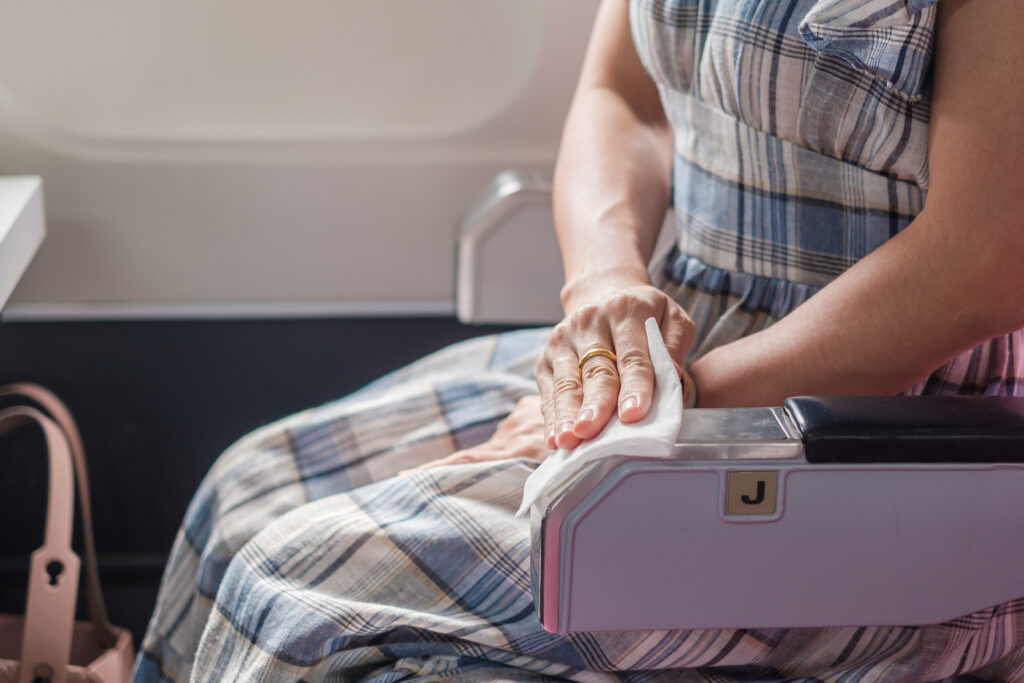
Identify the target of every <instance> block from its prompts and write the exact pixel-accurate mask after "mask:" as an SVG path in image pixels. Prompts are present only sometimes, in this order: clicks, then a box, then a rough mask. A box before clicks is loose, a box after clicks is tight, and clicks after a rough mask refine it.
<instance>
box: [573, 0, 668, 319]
mask: <svg viewBox="0 0 1024 683" xmlns="http://www.w3.org/2000/svg"><path fill="white" fill-rule="evenodd" d="M626 7H627V5H626V3H624V2H617V1H615V2H605V3H604V4H603V5H602V7H601V10H600V12H599V14H598V18H597V22H596V24H595V31H594V37H593V38H592V42H591V46H590V48H589V49H588V56H587V60H586V63H585V65H584V70H583V74H582V76H581V79H580V84H579V87H578V89H577V92H576V95H575V97H574V98H573V104H572V107H571V109H570V111H569V116H568V118H567V120H566V125H565V131H564V133H563V136H562V144H561V149H560V151H559V156H558V164H557V166H556V168H555V189H554V211H555V225H556V229H557V232H558V239H559V245H560V247H561V251H562V258H563V263H564V266H565V276H566V287H565V289H564V290H563V297H562V300H563V305H565V307H566V311H567V312H568V311H571V310H572V308H573V307H574V302H575V301H577V300H579V299H581V298H585V297H586V293H587V292H590V291H593V290H594V288H595V286H602V287H604V286H609V287H610V286H614V283H615V282H616V281H630V282H637V281H647V262H648V260H649V258H650V255H651V251H652V249H653V247H654V243H655V241H656V239H657V236H658V230H659V229H660V227H661V223H662V220H663V217H664V213H665V209H666V207H667V206H668V202H669V192H670V188H671V180H670V176H671V172H670V169H671V140H672V137H671V131H670V128H669V126H668V123H667V122H666V121H665V117H664V113H663V112H662V111H661V104H660V101H659V98H658V92H657V89H656V87H655V86H654V83H653V82H651V80H650V77H649V76H648V75H647V73H646V72H645V71H644V69H643V66H642V65H641V64H640V61H639V59H638V58H637V56H636V53H635V52H634V50H633V46H632V42H631V39H630V36H629V29H628V14H627V12H626Z"/></svg>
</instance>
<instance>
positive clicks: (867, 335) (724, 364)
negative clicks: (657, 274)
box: [691, 211, 1024, 407]
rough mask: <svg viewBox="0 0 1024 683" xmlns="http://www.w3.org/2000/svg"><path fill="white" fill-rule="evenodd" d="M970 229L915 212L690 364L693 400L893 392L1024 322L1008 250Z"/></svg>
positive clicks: (734, 402) (711, 402)
mask: <svg viewBox="0 0 1024 683" xmlns="http://www.w3.org/2000/svg"><path fill="white" fill-rule="evenodd" d="M971 232H972V231H971V230H969V229H965V228H963V227H953V226H949V225H947V226H942V225H940V224H939V223H937V222H936V221H935V220H934V219H933V218H932V216H931V215H930V214H929V213H928V212H927V211H925V212H923V213H922V214H921V215H919V216H918V218H917V219H916V220H915V221H914V222H913V224H911V225H910V226H909V227H908V228H907V229H906V230H904V231H903V232H902V233H900V234H899V235H897V236H896V237H894V238H893V239H891V240H889V241H888V242H886V243H885V244H884V245H882V246H881V247H879V248H878V249H876V250H875V251H874V252H872V253H871V254H869V255H868V256H867V257H865V258H864V259H862V260H861V261H860V262H858V263H857V264H856V265H854V266H853V267H851V268H850V269H849V270H848V271H846V272H845V273H844V274H843V275H841V276H840V277H838V278H837V279H836V280H834V281H833V282H832V283H830V284H829V285H827V286H826V287H824V288H823V289H822V290H821V291H820V292H818V293H817V294H816V295H815V296H813V297H811V298H810V299H809V300H808V301H807V302H806V303H804V304H803V305H802V306H800V307H798V308H797V309H796V310H795V311H793V312H792V313H790V314H789V315H788V316H786V317H785V318H784V319H783V320H781V321H779V322H778V323H776V324H775V325H773V326H772V327H769V328H768V329H766V330H763V331H761V332H758V333H756V334H753V335H750V336H749V337H745V338H743V339H740V340H737V341H735V342H733V343H730V344H727V345H725V346H722V347H720V348H718V349H715V350H713V351H712V352H710V353H708V354H707V355H705V356H704V357H703V358H701V359H699V360H698V361H696V362H695V363H694V364H693V365H692V367H691V371H692V374H693V376H694V379H695V381H696V383H697V386H698V389H699V395H700V404H701V405H702V406H706V407H714V406H741V405H778V404H780V403H781V402H782V401H783V400H784V399H786V398H787V397H789V396H795V395H801V394H850V395H856V394H894V393H898V392H900V391H903V390H905V389H907V388H909V387H910V386H913V385H914V384H915V383H917V382H919V381H920V380H922V379H924V378H925V377H926V376H927V375H928V374H930V373H931V372H932V371H933V370H935V369H936V368H937V367H939V366H940V365H942V364H943V363H945V362H946V361H947V360H949V359H950V358H952V357H954V356H956V355H958V354H959V353H961V352H963V351H966V350H968V349H970V348H972V347H974V346H976V345H977V344H979V343H982V342H984V341H987V340H989V339H991V338H992V337H995V336H997V335H999V334H1004V333H1006V332H1009V331H1012V330H1014V329H1017V328H1019V327H1020V326H1022V325H1024V315H1022V313H1024V309H1022V307H1021V306H1020V301H1021V293H1020V291H1018V289H1017V288H1019V287H1020V285H1021V281H1020V280H1021V278H1020V277H1019V275H1016V274H1014V272H1013V268H1014V266H1013V261H1014V259H1015V258H1017V257H1016V256H1015V254H1014V251H1017V252H1019V251H1020V248H1019V247H1016V248H1014V247H1013V245H1012V244H1008V245H1004V246H1002V247H1000V246H998V245H984V244H982V245H978V244H977V243H976V240H974V242H975V243H974V245H973V246H972V244H971V239H970V233H971ZM1019 242H1020V240H1019V239H1018V240H1017V243H1018V244H1019Z"/></svg>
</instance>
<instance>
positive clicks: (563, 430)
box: [558, 422, 572, 436]
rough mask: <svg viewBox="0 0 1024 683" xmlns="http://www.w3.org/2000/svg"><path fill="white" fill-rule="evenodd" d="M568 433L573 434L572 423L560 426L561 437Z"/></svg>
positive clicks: (559, 433) (564, 423)
mask: <svg viewBox="0 0 1024 683" xmlns="http://www.w3.org/2000/svg"><path fill="white" fill-rule="evenodd" d="M566 432H569V433H572V422H563V423H562V424H560V425H558V435H559V436H561V435H562V434H565V433H566Z"/></svg>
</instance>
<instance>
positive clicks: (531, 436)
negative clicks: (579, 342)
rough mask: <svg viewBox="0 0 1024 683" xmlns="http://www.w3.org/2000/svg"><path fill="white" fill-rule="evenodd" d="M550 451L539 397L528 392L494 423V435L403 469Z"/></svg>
mask: <svg viewBox="0 0 1024 683" xmlns="http://www.w3.org/2000/svg"><path fill="white" fill-rule="evenodd" d="M550 453H551V450H550V449H548V447H547V444H546V443H545V442H544V420H543V418H542V416H541V412H540V398H539V397H538V396H536V395H531V396H526V397H525V398H523V399H520V401H519V403H517V404H516V407H515V408H514V409H513V410H512V412H511V413H510V414H509V416H508V417H507V418H505V419H504V420H503V421H502V422H501V424H499V425H498V429H497V430H495V432H494V436H492V437H491V438H490V439H488V440H487V441H485V442H484V443H482V444H480V445H479V446H473V447H472V448H466V449H464V450H461V451H456V452H455V453H452V454H451V455H449V456H447V457H444V458H440V459H438V460H432V461H430V462H427V463H424V464H422V465H420V466H419V467H414V468H412V469H410V470H406V471H405V472H417V471H419V470H427V469H430V468H432V467H440V466H442V465H461V464H464V463H468V462H483V461H485V460H507V459H510V458H529V459H530V460H538V461H540V460H543V459H544V458H546V457H547V456H548V455H549V454H550ZM405 472H403V473H402V474H405Z"/></svg>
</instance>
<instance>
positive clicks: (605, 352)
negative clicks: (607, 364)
mask: <svg viewBox="0 0 1024 683" xmlns="http://www.w3.org/2000/svg"><path fill="white" fill-rule="evenodd" d="M598 356H604V357H605V358H611V359H612V362H613V363H614V362H615V361H617V360H618V358H617V357H616V355H615V352H613V351H611V350H610V349H602V348H600V347H598V348H596V349H590V350H589V351H587V352H586V353H585V354H583V357H582V358H580V371H581V372H582V371H583V364H584V363H586V362H587V361H588V360H590V359H591V358H597V357H598Z"/></svg>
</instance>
